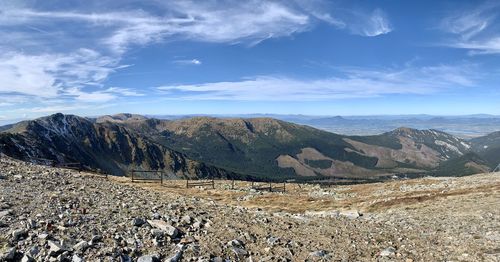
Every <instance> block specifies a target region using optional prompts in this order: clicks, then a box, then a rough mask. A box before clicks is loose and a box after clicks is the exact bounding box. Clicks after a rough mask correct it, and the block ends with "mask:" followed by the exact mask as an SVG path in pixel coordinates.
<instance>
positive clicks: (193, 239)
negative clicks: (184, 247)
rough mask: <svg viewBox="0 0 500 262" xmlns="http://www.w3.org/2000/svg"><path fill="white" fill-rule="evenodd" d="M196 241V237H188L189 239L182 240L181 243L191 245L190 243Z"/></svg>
mask: <svg viewBox="0 0 500 262" xmlns="http://www.w3.org/2000/svg"><path fill="white" fill-rule="evenodd" d="M195 241H196V239H195V238H194V237H192V236H187V237H184V238H182V239H181V241H180V243H181V244H189V243H193V242H195Z"/></svg>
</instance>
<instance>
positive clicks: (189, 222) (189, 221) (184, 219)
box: [181, 216, 193, 225]
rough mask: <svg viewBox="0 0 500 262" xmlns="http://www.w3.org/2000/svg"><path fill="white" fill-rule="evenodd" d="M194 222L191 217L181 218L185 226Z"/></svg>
mask: <svg viewBox="0 0 500 262" xmlns="http://www.w3.org/2000/svg"><path fill="white" fill-rule="evenodd" d="M192 220H193V219H192V218H191V217H190V216H183V217H182V218H181V223H183V224H187V225H188V224H191V221H192Z"/></svg>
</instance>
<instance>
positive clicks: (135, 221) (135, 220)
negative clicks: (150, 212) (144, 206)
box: [132, 217, 146, 227]
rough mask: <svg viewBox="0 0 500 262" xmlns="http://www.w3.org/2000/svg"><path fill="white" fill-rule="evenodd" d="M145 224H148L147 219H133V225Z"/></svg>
mask: <svg viewBox="0 0 500 262" xmlns="http://www.w3.org/2000/svg"><path fill="white" fill-rule="evenodd" d="M144 224H146V221H145V220H144V219H142V218H138V217H136V218H134V219H132V226H135V227H140V226H142V225H144Z"/></svg>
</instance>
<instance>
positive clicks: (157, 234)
mask: <svg viewBox="0 0 500 262" xmlns="http://www.w3.org/2000/svg"><path fill="white" fill-rule="evenodd" d="M150 232H151V236H153V237H154V238H162V237H163V236H164V235H165V232H164V231H163V230H161V229H157V228H153V229H151V231H150Z"/></svg>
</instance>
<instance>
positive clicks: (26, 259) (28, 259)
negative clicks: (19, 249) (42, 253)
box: [21, 255, 35, 262]
mask: <svg viewBox="0 0 500 262" xmlns="http://www.w3.org/2000/svg"><path fill="white" fill-rule="evenodd" d="M33 261H35V259H33V258H32V257H30V256H29V255H24V256H23V258H22V259H21V262H33Z"/></svg>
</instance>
